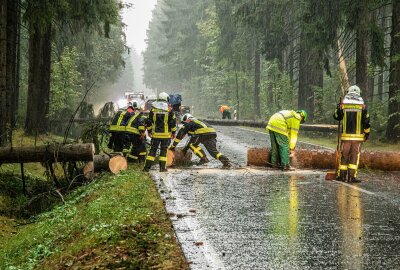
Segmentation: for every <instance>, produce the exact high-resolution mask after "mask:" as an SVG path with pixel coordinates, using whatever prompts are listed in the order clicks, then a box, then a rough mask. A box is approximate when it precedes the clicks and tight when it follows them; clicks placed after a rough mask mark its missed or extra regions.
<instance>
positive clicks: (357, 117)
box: [333, 103, 371, 141]
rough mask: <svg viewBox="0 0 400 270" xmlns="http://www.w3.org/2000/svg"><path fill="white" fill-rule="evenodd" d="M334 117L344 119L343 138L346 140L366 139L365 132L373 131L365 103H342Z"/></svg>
mask: <svg viewBox="0 0 400 270" xmlns="http://www.w3.org/2000/svg"><path fill="white" fill-rule="evenodd" d="M333 117H334V118H335V119H336V120H339V121H341V120H343V124H342V130H341V133H342V134H341V139H342V140H344V141H364V134H367V133H370V131H371V129H370V124H369V114H368V111H367V106H366V105H365V104H351V103H341V104H339V105H338V107H337V108H336V110H335V114H334V115H333Z"/></svg>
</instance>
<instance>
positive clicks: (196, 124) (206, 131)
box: [174, 119, 217, 146]
mask: <svg viewBox="0 0 400 270" xmlns="http://www.w3.org/2000/svg"><path fill="white" fill-rule="evenodd" d="M186 134H189V135H190V136H192V135H194V136H200V135H210V134H217V132H216V131H215V129H214V128H213V127H212V126H210V125H208V124H207V123H205V122H202V121H200V120H197V119H192V120H191V121H190V122H189V123H187V122H184V123H183V127H182V128H181V129H179V132H178V135H176V138H175V140H174V146H176V145H177V144H178V143H179V142H180V141H181V140H182V139H183V137H185V135H186Z"/></svg>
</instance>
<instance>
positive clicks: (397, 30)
mask: <svg viewBox="0 0 400 270" xmlns="http://www.w3.org/2000/svg"><path fill="white" fill-rule="evenodd" d="M390 36H391V39H392V41H391V44H390V75H389V110H388V123H387V129H386V138H387V139H388V140H389V141H392V142H399V141H400V59H399V55H400V3H399V2H398V1H393V12H392V32H391V34H390Z"/></svg>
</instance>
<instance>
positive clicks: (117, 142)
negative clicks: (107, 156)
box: [108, 131, 126, 152]
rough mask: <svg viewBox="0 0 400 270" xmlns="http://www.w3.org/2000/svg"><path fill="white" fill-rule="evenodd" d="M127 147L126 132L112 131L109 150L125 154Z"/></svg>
mask: <svg viewBox="0 0 400 270" xmlns="http://www.w3.org/2000/svg"><path fill="white" fill-rule="evenodd" d="M125 145H126V136H125V132H119V131H111V137H110V140H109V142H108V148H110V149H112V150H113V151H114V152H123V150H124V148H125Z"/></svg>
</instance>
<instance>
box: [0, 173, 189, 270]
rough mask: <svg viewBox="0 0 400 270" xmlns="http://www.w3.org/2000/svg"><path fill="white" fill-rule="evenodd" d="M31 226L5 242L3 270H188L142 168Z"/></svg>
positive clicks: (86, 190) (93, 188)
mask: <svg viewBox="0 0 400 270" xmlns="http://www.w3.org/2000/svg"><path fill="white" fill-rule="evenodd" d="M30 222H31V224H26V225H23V226H20V228H19V229H18V230H17V231H14V232H13V233H12V236H9V237H3V238H2V239H1V242H2V247H1V250H0V269H39V268H40V269H67V268H68V269H118V268H121V269H152V268H157V269H187V264H186V263H185V261H184V258H183V255H182V253H181V250H180V247H179V246H178V245H177V244H176V240H175V237H174V233H173V231H172V229H171V223H170V221H169V219H168V218H167V215H166V213H165V210H164V206H163V203H162V201H161V200H160V198H159V196H158V193H157V191H156V189H155V185H154V182H153V181H152V179H150V177H149V176H147V175H143V174H142V173H141V172H140V171H139V169H138V168H134V167H133V168H131V169H130V170H128V171H126V172H125V173H122V174H120V175H118V176H113V175H107V176H104V177H103V178H102V179H99V180H97V181H95V182H93V183H91V184H88V185H86V186H83V187H80V188H78V189H77V190H75V191H73V192H72V193H71V194H70V195H68V196H67V197H66V198H65V204H62V205H58V206H56V207H54V209H53V210H51V211H49V212H46V213H42V214H40V215H38V216H35V217H32V218H31V219H30ZM123 267H125V268H123Z"/></svg>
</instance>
